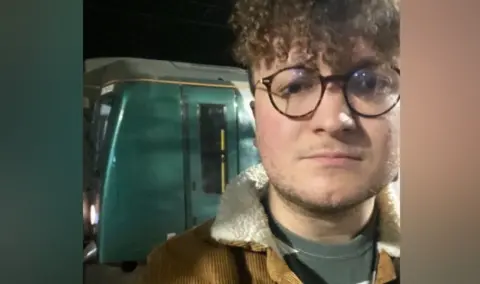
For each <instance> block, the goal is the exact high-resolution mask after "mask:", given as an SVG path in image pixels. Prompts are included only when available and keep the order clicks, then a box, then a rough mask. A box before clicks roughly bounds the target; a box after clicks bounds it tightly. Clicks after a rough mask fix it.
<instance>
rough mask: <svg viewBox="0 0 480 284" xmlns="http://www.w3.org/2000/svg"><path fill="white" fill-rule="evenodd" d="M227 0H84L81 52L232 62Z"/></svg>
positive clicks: (205, 62)
mask: <svg viewBox="0 0 480 284" xmlns="http://www.w3.org/2000/svg"><path fill="white" fill-rule="evenodd" d="M231 8H232V0H195V1H194V0H156V1H147V0H140V1H138V0H135V1H130V2H121V1H112V0H84V57H85V58H93V57H110V56H115V57H116V56H127V57H142V58H151V59H162V60H174V61H184V62H192V63H204V64H215V65H234V62H233V61H232V59H231V45H232V41H233V35H232V33H231V31H230V29H229V27H228V26H227V20H228V17H229V14H230V11H231Z"/></svg>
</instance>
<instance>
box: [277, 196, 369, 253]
mask: <svg viewBox="0 0 480 284" xmlns="http://www.w3.org/2000/svg"><path fill="white" fill-rule="evenodd" d="M268 202H269V207H270V211H271V214H272V215H273V217H274V218H275V219H276V220H277V221H278V222H279V223H280V224H282V226H284V227H285V228H286V229H288V230H289V231H291V232H293V233H295V234H297V235H298V236H300V237H302V238H305V239H307V240H311V241H316V242H321V243H327V244H341V243H346V242H348V241H349V240H351V239H353V238H354V237H355V236H356V235H357V234H358V233H359V232H360V231H361V230H362V229H363V228H364V227H365V226H366V225H367V223H368V221H369V220H370V218H371V216H372V214H373V211H374V207H375V197H372V198H370V199H367V200H366V201H364V202H362V203H361V204H358V205H356V206H354V207H350V208H349V209H346V210H344V211H339V212H335V213H329V214H309V213H307V212H305V210H302V208H299V207H298V206H296V205H293V204H291V203H289V202H287V201H286V200H285V199H283V198H282V197H281V196H279V195H278V193H277V192H276V190H272V189H271V190H269V198H268Z"/></svg>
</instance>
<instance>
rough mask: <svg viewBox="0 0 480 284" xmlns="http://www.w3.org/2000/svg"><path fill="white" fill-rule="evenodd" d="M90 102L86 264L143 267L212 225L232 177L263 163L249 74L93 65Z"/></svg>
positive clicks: (88, 69)
mask: <svg viewBox="0 0 480 284" xmlns="http://www.w3.org/2000/svg"><path fill="white" fill-rule="evenodd" d="M84 100H85V102H84V111H85V113H86V114H87V113H88V115H86V119H85V121H86V122H85V125H86V127H85V137H86V138H85V139H86V140H87V141H88V142H87V143H85V145H86V146H85V147H86V149H85V150H84V153H85V155H86V156H88V157H85V163H86V164H85V171H86V174H84V202H83V204H84V207H83V208H84V214H83V215H84V231H85V233H84V239H85V240H86V242H85V244H88V245H84V248H85V250H86V252H85V257H86V258H85V259H87V258H89V259H92V258H95V260H96V261H98V262H99V263H102V264H111V265H117V264H125V263H142V262H143V261H144V260H145V258H146V256H147V254H148V253H149V252H150V251H151V249H152V248H153V247H154V246H156V245H158V244H160V243H162V242H164V241H165V240H167V239H168V238H169V237H171V236H173V235H175V234H179V233H182V232H183V231H185V230H187V229H189V228H191V227H194V226H196V225H197V224H200V223H202V222H204V221H206V220H207V219H209V218H212V217H213V216H214V215H215V213H216V209H217V205H218V203H219V199H220V196H221V194H222V192H223V191H224V190H225V186H226V184H227V183H228V181H229V179H231V178H233V177H235V176H236V175H237V174H238V173H239V172H240V171H242V170H244V169H245V168H247V167H249V166H251V165H253V164H256V163H258V162H259V157H258V153H257V150H256V148H255V146H254V130H255V126H254V121H253V114H252V111H251V109H250V107H249V103H250V101H251V100H252V95H251V92H250V89H249V84H248V80H247V73H246V72H245V70H242V69H239V68H230V67H218V66H207V65H199V64H189V63H181V62H171V61H159V60H148V59H136V58H96V59H89V60H87V61H86V63H85V74H84ZM89 248H90V249H89ZM93 255H94V257H91V256H93Z"/></svg>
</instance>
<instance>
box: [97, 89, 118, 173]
mask: <svg viewBox="0 0 480 284" xmlns="http://www.w3.org/2000/svg"><path fill="white" fill-rule="evenodd" d="M113 102H114V97H111V96H105V97H102V98H101V99H100V100H99V101H98V102H97V104H96V106H95V112H94V117H93V131H94V139H93V140H94V141H93V142H94V151H95V164H97V163H98V160H99V156H100V153H101V151H102V150H103V147H104V143H105V135H106V133H107V128H108V118H109V116H110V112H111V109H112V106H113Z"/></svg>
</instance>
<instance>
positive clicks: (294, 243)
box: [263, 202, 377, 284]
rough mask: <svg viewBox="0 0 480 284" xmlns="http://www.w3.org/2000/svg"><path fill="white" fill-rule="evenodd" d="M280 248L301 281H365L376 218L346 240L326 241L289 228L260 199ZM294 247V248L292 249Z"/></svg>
mask: <svg viewBox="0 0 480 284" xmlns="http://www.w3.org/2000/svg"><path fill="white" fill-rule="evenodd" d="M263 203H264V206H265V209H266V213H267V216H268V217H269V224H270V228H271V230H272V233H273V235H274V236H275V237H276V238H277V246H278V249H279V252H280V253H281V254H282V255H283V258H284V259H285V262H286V263H287V264H288V266H289V267H290V269H291V270H292V271H293V272H294V273H295V274H296V275H297V276H298V278H300V280H302V282H303V283H304V284H360V283H361V284H364V283H365V284H366V283H370V282H371V279H372V275H373V269H374V268H375V265H374V264H375V260H376V255H377V254H376V248H375V234H376V218H371V220H370V222H369V223H368V224H367V226H365V228H364V229H363V230H362V231H361V232H360V233H359V234H358V236H356V237H355V238H354V239H353V240H351V241H350V242H349V243H346V244H338V245H326V244H321V243H317V242H313V241H310V240H306V239H304V238H302V237H300V236H298V235H296V234H294V233H293V232H291V231H289V230H288V229H286V228H285V227H283V226H282V225H281V224H280V223H278V222H277V221H276V220H275V219H274V218H273V217H272V214H270V210H269V208H268V206H267V204H268V203H267V202H263ZM374 217H376V214H375V215H374ZM292 248H293V249H292Z"/></svg>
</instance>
